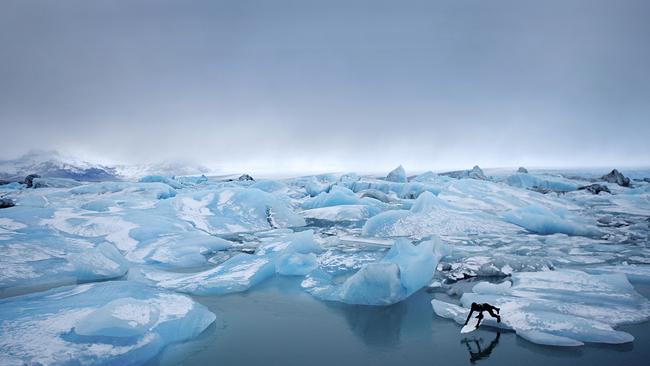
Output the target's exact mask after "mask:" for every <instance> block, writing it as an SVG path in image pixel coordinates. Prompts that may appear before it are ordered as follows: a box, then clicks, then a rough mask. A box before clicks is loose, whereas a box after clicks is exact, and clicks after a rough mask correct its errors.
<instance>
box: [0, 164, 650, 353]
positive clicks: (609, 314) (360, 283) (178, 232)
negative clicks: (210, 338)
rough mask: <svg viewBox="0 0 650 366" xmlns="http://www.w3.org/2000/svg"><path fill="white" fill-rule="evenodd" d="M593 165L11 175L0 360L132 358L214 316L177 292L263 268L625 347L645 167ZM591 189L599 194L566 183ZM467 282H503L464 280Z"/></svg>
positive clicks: (203, 292) (649, 214) (1, 231)
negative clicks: (583, 170) (496, 313)
mask: <svg viewBox="0 0 650 366" xmlns="http://www.w3.org/2000/svg"><path fill="white" fill-rule="evenodd" d="M604 173H605V172H594V173H593V174H591V175H586V174H585V175H584V176H583V177H576V176H575V175H576V174H573V173H572V174H569V173H558V172H536V171H534V170H530V171H529V172H523V171H522V172H518V173H514V172H505V173H502V174H501V175H499V174H492V172H490V171H486V172H483V171H482V170H480V169H479V168H475V169H473V170H471V171H459V172H451V174H447V175H440V174H436V173H433V172H426V173H422V174H419V175H415V176H411V177H410V178H409V177H407V176H406V172H405V170H404V169H403V168H401V167H399V168H398V169H395V170H394V171H393V172H391V173H389V174H388V175H386V174H381V175H378V176H361V175H357V174H354V173H348V174H322V175H316V176H307V177H298V178H290V179H282V180H272V179H257V180H251V179H252V178H251V179H248V178H250V177H245V176H244V177H243V179H242V180H239V179H237V176H238V175H233V176H228V177H221V178H219V177H206V176H202V175H197V176H187V177H182V176H176V177H170V176H161V175H149V176H145V177H141V178H138V179H136V181H133V182H127V181H114V180H111V181H100V182H79V181H72V180H70V179H69V178H68V177H63V178H62V177H43V178H33V177H32V178H31V182H32V185H31V187H28V185H27V184H24V183H23V182H22V180H21V181H14V182H9V183H7V184H4V185H0V197H2V198H3V199H7V200H11V202H12V203H15V206H13V207H7V208H2V209H0V299H1V300H0V321H2V323H1V324H0V327H1V333H0V364H39V363H41V364H75V363H81V364H141V363H143V362H145V361H146V360H149V359H151V358H152V357H155V356H156V354H158V353H159V352H160V351H161V350H162V349H163V348H164V347H165V346H166V345H168V344H169V343H172V342H178V341H183V340H186V339H189V338H191V337H194V336H196V335H197V334H199V333H200V332H201V331H203V330H204V329H205V328H206V327H207V326H208V325H209V324H210V323H211V322H212V321H213V320H214V319H215V316H214V315H213V314H212V313H210V312H209V311H207V310H206V309H205V308H204V307H203V306H201V305H199V304H198V303H196V302H194V301H193V300H192V299H191V298H190V297H188V295H189V296H195V297H196V298H197V299H198V301H202V300H201V299H202V296H220V295H224V294H228V293H233V292H242V291H255V286H256V285H258V284H260V283H261V282H263V281H265V280H267V279H269V278H271V277H272V276H293V277H294V278H297V279H298V280H297V281H296V282H297V283H300V284H301V287H302V288H303V289H304V291H307V292H308V293H310V294H311V295H313V296H314V297H316V298H318V299H321V300H324V301H333V302H340V303H345V304H355V305H356V304H361V305H371V306H386V305H390V304H394V303H397V302H400V301H403V300H404V299H406V298H407V297H409V296H411V295H413V294H414V293H416V292H417V291H421V289H422V288H424V287H427V286H429V285H430V284H431V283H432V282H435V283H436V284H437V287H436V289H438V290H440V291H447V295H449V296H450V297H449V296H448V297H446V299H448V301H449V302H441V301H438V300H434V301H433V303H432V304H433V306H434V310H435V312H436V313H437V314H438V315H441V316H443V317H447V318H452V319H454V320H456V321H460V320H462V321H464V317H465V316H466V314H467V309H468V307H469V305H470V304H471V303H472V302H489V303H491V304H492V303H493V304H496V305H498V306H500V307H501V309H502V310H501V313H502V315H503V322H502V323H500V324H497V323H495V322H494V321H493V320H491V319H489V317H488V318H487V319H486V320H485V324H486V325H489V326H499V327H503V328H508V329H512V330H514V331H515V332H517V334H518V335H520V336H521V337H523V338H525V339H528V340H530V341H532V342H536V343H541V344H549V345H580V344H582V343H585V342H596V343H623V342H629V341H631V340H632V338H631V336H630V335H629V334H627V333H625V332H621V331H618V330H616V329H615V328H616V327H617V326H618V325H621V324H626V323H633V322H640V321H645V320H647V319H648V316H649V315H648V312H649V310H648V301H647V300H646V299H645V298H643V297H642V296H641V295H639V294H637V293H636V292H635V291H634V289H633V287H632V285H631V283H632V284H634V285H638V284H641V285H643V284H647V283H648V282H650V269H649V268H650V248H649V247H648V243H649V242H650V227H649V224H650V221H649V220H650V183H648V182H647V181H645V180H643V179H642V178H644V177H646V176H650V172H648V173H649V174H647V175H643V174H645V173H644V172H639V173H636V175H634V174H629V173H628V172H625V174H626V175H629V176H630V177H631V181H630V184H629V186H621V185H618V184H617V183H610V182H608V181H606V180H604V179H601V177H602V176H603V174H604ZM147 174H151V173H147ZM233 177H234V178H233ZM256 178H258V177H257V176H256ZM34 182H36V183H37V184H34ZM589 184H600V185H602V186H603V187H606V188H607V189H608V190H609V192H610V193H607V191H605V190H594V191H589V190H586V189H582V190H580V189H578V188H580V187H584V186H586V185H589ZM476 277H478V278H477V279H474V280H473V281H486V280H489V281H491V282H498V281H500V282H501V283H499V284H491V283H488V282H480V283H479V284H478V285H476V286H474V288H473V290H472V291H467V290H468V289H469V285H468V283H469V281H470V280H468V279H469V278H476ZM429 287H431V286H429ZM433 292H435V291H433ZM433 296H435V295H433V294H432V295H431V297H433ZM342 306H344V305H342Z"/></svg>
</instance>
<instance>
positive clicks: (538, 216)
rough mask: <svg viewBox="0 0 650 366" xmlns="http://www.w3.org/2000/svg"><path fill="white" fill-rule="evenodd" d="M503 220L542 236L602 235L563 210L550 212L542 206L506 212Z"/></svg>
mask: <svg viewBox="0 0 650 366" xmlns="http://www.w3.org/2000/svg"><path fill="white" fill-rule="evenodd" d="M503 218H504V220H505V221H507V222H510V223H512V224H515V225H519V226H521V227H523V228H525V229H527V230H529V231H532V232H534V233H538V234H542V235H546V234H555V233H563V234H567V235H580V236H591V237H598V236H602V235H603V233H602V232H601V231H600V230H598V228H596V227H595V226H594V225H592V224H589V223H587V222H586V221H585V220H584V219H581V218H579V217H577V216H575V215H570V214H569V213H568V212H566V211H565V210H554V211H551V210H549V209H548V208H545V207H542V206H529V207H525V208H520V209H515V210H512V211H509V212H506V213H505V214H504V215H503Z"/></svg>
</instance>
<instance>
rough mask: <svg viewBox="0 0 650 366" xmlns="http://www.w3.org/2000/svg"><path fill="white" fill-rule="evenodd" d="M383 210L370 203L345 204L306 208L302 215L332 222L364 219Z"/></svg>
mask: <svg viewBox="0 0 650 366" xmlns="http://www.w3.org/2000/svg"><path fill="white" fill-rule="evenodd" d="M379 212H381V208H379V207H377V206H368V205H343V206H332V207H322V208H314V209H311V210H305V211H303V212H302V215H303V216H304V217H305V218H307V219H314V220H324V221H332V222H342V221H363V220H367V219H368V218H370V217H372V216H374V215H376V214H378V213H379Z"/></svg>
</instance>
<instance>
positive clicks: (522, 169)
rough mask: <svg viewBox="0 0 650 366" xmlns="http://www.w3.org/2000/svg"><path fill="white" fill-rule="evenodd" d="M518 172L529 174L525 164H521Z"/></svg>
mask: <svg viewBox="0 0 650 366" xmlns="http://www.w3.org/2000/svg"><path fill="white" fill-rule="evenodd" d="M517 173H524V174H528V169H526V168H524V167H523V166H520V167H519V169H517Z"/></svg>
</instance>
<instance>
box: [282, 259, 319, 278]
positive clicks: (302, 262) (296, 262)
mask: <svg viewBox="0 0 650 366" xmlns="http://www.w3.org/2000/svg"><path fill="white" fill-rule="evenodd" d="M316 268H318V258H317V257H316V255H315V254H314V253H307V254H301V253H287V254H283V255H280V257H278V259H277V262H276V264H275V269H276V272H277V273H279V274H281V275H289V276H298V275H300V276H304V275H306V274H308V273H309V272H311V271H313V270H314V269H316Z"/></svg>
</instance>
